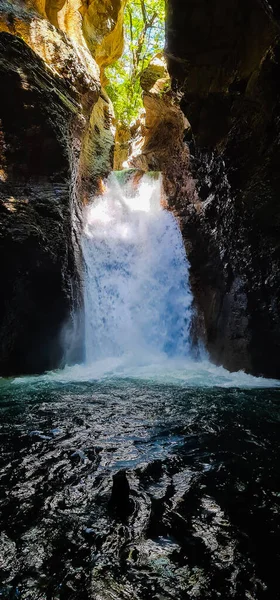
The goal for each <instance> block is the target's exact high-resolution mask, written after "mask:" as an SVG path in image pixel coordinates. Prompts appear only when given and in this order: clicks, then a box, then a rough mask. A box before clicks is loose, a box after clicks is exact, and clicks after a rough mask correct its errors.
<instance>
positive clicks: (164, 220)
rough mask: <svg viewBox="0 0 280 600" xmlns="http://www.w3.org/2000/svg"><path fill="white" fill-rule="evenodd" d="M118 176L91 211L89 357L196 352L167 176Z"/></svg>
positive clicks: (87, 243) (87, 234)
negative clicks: (165, 195) (165, 193)
mask: <svg viewBox="0 0 280 600" xmlns="http://www.w3.org/2000/svg"><path fill="white" fill-rule="evenodd" d="M122 179H123V180H122V181H120V179H119V178H117V176H116V174H112V175H111V176H110V178H109V180H108V182H107V187H106V191H105V193H104V194H103V195H102V196H100V197H97V198H96V199H95V200H94V201H93V202H92V204H91V205H90V206H88V207H87V209H86V213H85V226H84V236H83V253H84V259H85V265H86V273H85V330H86V334H85V335H86V340H85V346H86V348H85V349H86V362H87V364H92V363H94V362H95V361H97V360H102V359H106V358H109V357H121V356H126V357H130V359H131V360H133V361H134V362H136V363H137V362H138V361H139V362H140V363H141V362H143V361H147V362H149V360H150V359H152V358H153V357H155V356H156V357H160V356H163V357H168V358H169V357H186V356H188V355H189V354H190V334H189V330H190V321H191V305H192V295H191V292H190V286H189V264H188V261H187V258H186V253H185V248H184V244H183V240H182V236H181V232H180V228H179V225H178V223H177V220H176V218H175V217H174V215H173V214H172V213H171V212H169V211H167V210H165V209H164V208H163V206H162V203H161V196H162V182H161V177H152V176H149V175H145V176H144V177H142V178H141V180H140V183H138V184H137V186H135V184H134V183H133V179H132V178H130V179H129V178H126V177H123V178H122Z"/></svg>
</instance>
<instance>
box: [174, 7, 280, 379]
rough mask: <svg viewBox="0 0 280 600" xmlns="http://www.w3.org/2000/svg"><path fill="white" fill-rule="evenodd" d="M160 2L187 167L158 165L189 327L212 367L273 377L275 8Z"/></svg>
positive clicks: (277, 129) (277, 177) (279, 241)
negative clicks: (184, 265) (165, 181)
mask: <svg viewBox="0 0 280 600" xmlns="http://www.w3.org/2000/svg"><path fill="white" fill-rule="evenodd" d="M167 4H168V9H167V58H168V67H169V71H170V74H171V76H172V87H173V90H174V92H175V93H176V95H177V98H178V99H180V105H181V108H182V110H183V112H184V114H185V115H186V117H187V118H188V120H189V122H190V125H191V128H192V139H191V143H190V144H189V147H190V155H191V156H190V165H189V169H186V170H185V171H184V172H183V173H180V174H179V175H178V170H177V173H176V174H174V173H172V168H170V170H169V172H168V177H169V179H171V180H172V179H173V183H174V185H173V192H172V193H171V194H170V197H169V202H170V204H171V206H172V207H173V209H174V210H176V212H177V214H178V215H179V216H180V218H181V224H182V230H183V236H184V239H185V241H186V246H187V250H188V255H189V259H190V263H191V279H192V286H193V290H194V295H195V303H196V308H197V311H198V313H199V321H200V324H201V325H200V326H201V334H202V336H203V337H204V339H205V343H206V347H207V349H208V350H209V353H210V357H211V358H212V359H213V360H214V361H215V362H216V363H218V364H223V365H224V366H225V367H227V368H229V369H230V370H237V369H245V370H247V371H248V372H252V373H255V374H263V375H265V376H272V377H279V376H280V316H279V294H280V270H279V258H280V237H279V233H280V231H279V228H280V174H279V173H280V171H279V165H280V162H279V159H280V102H279V92H280V84H279V82H280V64H279V61H280V42H279V33H280V30H279V24H280V21H279V19H280V15H279V8H278V7H277V6H276V3H270V5H271V6H270V5H268V4H267V3H266V2H261V1H260V2H258V1H257V0H245V1H244V0H243V1H242V2H241V1H239V0H228V2H226V3H224V2H222V1H221V0H195V1H192V0H188V2H186V3H184V5H183V6H182V3H181V2H180V1H179V0H168V3H167ZM272 9H273V10H272ZM188 179H189V180H190V179H192V180H193V181H194V182H195V192H192V193H188V192H187V191H186V190H187V185H186V181H187V180H188ZM184 183H185V185H184ZM182 190H183V191H182Z"/></svg>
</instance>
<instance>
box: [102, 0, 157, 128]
mask: <svg viewBox="0 0 280 600" xmlns="http://www.w3.org/2000/svg"><path fill="white" fill-rule="evenodd" d="M164 22H165V0H128V2H127V5H126V9H125V14H124V35H125V49H124V53H123V56H122V57H121V58H120V59H119V60H118V61H117V62H116V63H115V64H114V65H112V66H111V67H108V68H107V69H106V77H107V79H108V81H109V84H108V86H107V88H106V89H107V92H108V94H109V96H110V98H111V100H112V102H113V105H114V109H115V113H116V117H117V119H118V120H119V121H121V122H123V123H127V124H130V123H131V122H132V121H133V119H135V118H136V117H137V115H138V114H139V111H140V109H141V108H142V107H143V103H142V90H141V86H140V77H141V73H142V72H143V71H144V69H145V68H146V67H147V66H148V64H149V62H150V61H151V59H152V57H153V56H154V55H155V54H157V53H158V52H161V51H162V50H163V47H164Z"/></svg>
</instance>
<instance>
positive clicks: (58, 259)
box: [0, 0, 124, 375]
mask: <svg viewBox="0 0 280 600" xmlns="http://www.w3.org/2000/svg"><path fill="white" fill-rule="evenodd" d="M123 6H124V2H123V1H122V0H115V1H114V2H109V1H106V2H105V1H103V0H100V1H99V2H96V1H95V2H93V1H92V2H84V1H83V0H69V1H67V2H66V1H65V0H26V1H23V0H17V1H13V2H11V1H8V0H4V1H3V0H1V1H0V81H1V95H0V252H1V266H0V273H1V281H2V289H1V298H0V375H3V374H5V375H7V374H15V373H34V372H42V371H44V370H46V369H52V368H55V367H58V366H60V365H61V364H62V363H63V360H64V359H65V348H66V346H67V347H68V348H69V351H70V352H71V353H72V356H71V357H70V356H68V358H69V359H70V360H71V359H72V360H78V359H79V358H81V353H82V344H81V339H79V336H78V335H76V332H77V331H80V336H81V332H82V294H81V284H82V281H81V269H80V267H81V260H82V259H81V252H80V245H79V232H80V226H81V208H82V206H83V204H84V203H85V202H87V201H88V199H89V197H90V195H91V194H92V193H93V191H94V190H95V189H96V185H97V184H98V179H99V178H100V177H103V176H105V175H106V174H107V173H108V172H109V171H110V169H111V167H112V160H113V146H114V136H113V133H114V132H113V130H112V107H111V104H110V101H109V99H108V97H107V95H106V93H105V92H104V90H103V89H102V87H101V82H100V80H101V77H102V72H103V68H104V66H105V65H106V64H108V63H110V61H111V60H112V61H113V60H115V59H116V57H118V56H119V55H120V54H121V52H122V49H123V32H122V11H123ZM66 340H67V341H66ZM71 340H72V341H71Z"/></svg>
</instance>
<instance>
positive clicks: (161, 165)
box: [128, 55, 189, 174]
mask: <svg viewBox="0 0 280 600" xmlns="http://www.w3.org/2000/svg"><path fill="white" fill-rule="evenodd" d="M141 87H142V89H143V102H144V107H145V115H144V117H143V119H141V120H140V121H139V124H138V129H136V131H135V132H133V135H134V143H133V144H132V153H131V156H130V157H129V161H128V162H129V165H130V166H132V167H135V168H137V169H141V170H143V171H163V172H165V173H166V174H169V171H171V172H172V168H171V165H170V161H171V162H172V167H173V165H174V161H176V160H179V161H180V163H181V168H182V169H183V168H185V169H187V166H188V163H189V150H188V147H187V146H186V145H185V144H184V136H185V130H186V129H187V128H188V127H189V123H188V121H187V119H186V118H185V116H184V115H183V113H182V111H181V109H180V107H179V104H178V101H177V97H176V94H174V93H173V92H172V90H171V89H170V78H169V74H168V72H167V68H166V62H165V60H164V58H163V56H161V55H157V56H155V57H154V59H153V60H152V61H151V63H150V65H149V66H148V67H147V68H146V69H145V71H144V72H143V73H142V76H141ZM139 138H140V139H139ZM171 148H172V152H171V151H170V149H171Z"/></svg>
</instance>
